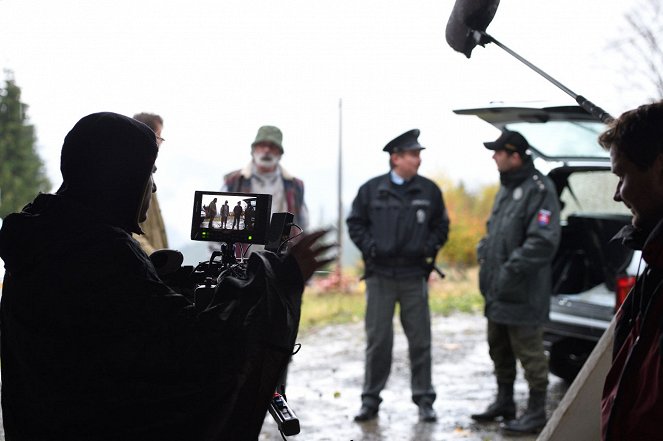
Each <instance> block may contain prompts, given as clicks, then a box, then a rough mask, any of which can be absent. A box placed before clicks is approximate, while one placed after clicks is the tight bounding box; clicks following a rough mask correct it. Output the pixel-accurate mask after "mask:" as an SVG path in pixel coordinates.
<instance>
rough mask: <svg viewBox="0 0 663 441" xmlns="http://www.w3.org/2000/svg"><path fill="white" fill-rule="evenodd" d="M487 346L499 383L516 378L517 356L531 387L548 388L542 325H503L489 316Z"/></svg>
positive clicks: (543, 389)
mask: <svg viewBox="0 0 663 441" xmlns="http://www.w3.org/2000/svg"><path fill="white" fill-rule="evenodd" d="M488 347H489V351H490V358H491V359H492V360H493V364H494V365H495V376H496V377H497V382H498V383H513V382H514V381H515V379H516V358H517V359H518V360H520V364H522V366H523V370H524V371H525V379H526V380H527V383H528V385H529V388H530V389H531V390H536V391H545V390H546V389H547V388H548V358H547V357H546V354H545V352H544V349H543V327H541V326H514V325H502V324H499V323H495V322H493V321H491V320H488Z"/></svg>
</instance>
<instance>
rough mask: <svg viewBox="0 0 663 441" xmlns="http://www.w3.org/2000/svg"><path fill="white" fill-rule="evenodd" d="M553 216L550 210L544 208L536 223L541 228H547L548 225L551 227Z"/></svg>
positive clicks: (537, 215)
mask: <svg viewBox="0 0 663 441" xmlns="http://www.w3.org/2000/svg"><path fill="white" fill-rule="evenodd" d="M551 215H552V213H551V212H550V210H544V209H543V208H542V209H540V210H539V212H538V213H537V214H536V222H537V223H538V224H539V226H540V227H547V226H548V225H550V216H551Z"/></svg>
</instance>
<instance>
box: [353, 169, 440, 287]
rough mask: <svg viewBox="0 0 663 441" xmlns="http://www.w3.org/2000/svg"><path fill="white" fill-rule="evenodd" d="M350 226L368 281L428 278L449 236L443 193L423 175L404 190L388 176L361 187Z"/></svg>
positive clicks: (416, 177)
mask: <svg viewBox="0 0 663 441" xmlns="http://www.w3.org/2000/svg"><path fill="white" fill-rule="evenodd" d="M347 225H348V233H349V234H350V238H351V239H352V241H353V242H354V244H355V245H356V246H357V248H359V250H360V251H361V253H362V256H363V258H364V262H365V265H366V275H367V276H369V275H371V274H373V273H376V274H380V275H383V276H388V277H401V276H425V277H428V275H429V273H430V271H431V270H432V264H433V262H434V259H435V256H436V255H437V252H438V251H439V249H440V248H441V247H442V245H444V243H445V242H446V241H447V236H448V233H449V217H448V216H447V211H446V208H445V206H444V199H443V198H442V192H441V191H440V189H439V187H438V186H437V185H436V184H435V183H434V182H433V181H431V180H430V179H427V178H424V177H423V176H419V175H416V176H415V177H414V178H412V179H411V180H410V181H409V182H408V183H406V184H404V185H403V186H400V187H399V186H396V185H395V184H393V183H392V182H391V178H390V174H386V175H382V176H377V177H375V178H373V179H371V180H369V181H368V182H366V183H365V184H363V185H362V186H361V187H360V188H359V192H358V193H357V196H356V197H355V200H354V201H353V202H352V211H351V212H350V215H349V216H348V218H347Z"/></svg>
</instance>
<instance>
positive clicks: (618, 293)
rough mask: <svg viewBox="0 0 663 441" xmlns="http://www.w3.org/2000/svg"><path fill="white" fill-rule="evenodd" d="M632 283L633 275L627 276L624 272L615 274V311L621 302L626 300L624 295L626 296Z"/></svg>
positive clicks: (633, 283)
mask: <svg viewBox="0 0 663 441" xmlns="http://www.w3.org/2000/svg"><path fill="white" fill-rule="evenodd" d="M633 285H635V276H627V275H626V274H624V275H621V276H617V285H616V288H615V311H617V310H618V309H619V307H620V306H622V303H624V300H626V296H628V293H629V292H630V291H631V288H633Z"/></svg>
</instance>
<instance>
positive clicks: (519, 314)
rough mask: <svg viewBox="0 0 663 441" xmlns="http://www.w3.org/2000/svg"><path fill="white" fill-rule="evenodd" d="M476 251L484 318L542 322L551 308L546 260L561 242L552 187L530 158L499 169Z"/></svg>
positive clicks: (549, 259) (550, 258)
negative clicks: (514, 166) (505, 169)
mask: <svg viewBox="0 0 663 441" xmlns="http://www.w3.org/2000/svg"><path fill="white" fill-rule="evenodd" d="M501 180H502V185H501V187H500V189H499V191H498V193H497V195H496V196H495V203H494V205H493V210H492V213H491V215H490V218H489V219H488V223H487V234H486V236H484V237H483V239H481V242H480V243H479V246H478V248H477V256H478V258H479V263H480V264H481V268H480V271H479V287H480V290H481V294H483V296H484V297H485V302H486V305H485V314H486V317H487V318H488V319H489V320H492V321H494V322H496V323H501V324H506V325H541V324H542V323H543V322H544V321H546V320H547V319H548V312H549V309H550V294H551V289H552V282H551V262H552V259H553V257H554V255H555V252H556V251H557V247H558V245H559V241H560V218H559V216H560V215H559V211H560V209H559V201H558V198H557V194H556V192H555V187H554V186H553V184H552V183H551V182H550V180H548V179H547V178H546V177H545V176H543V175H542V174H541V173H540V172H539V171H537V170H536V169H535V168H534V165H533V164H532V162H531V161H529V162H526V163H525V164H523V166H522V167H521V168H519V169H518V170H515V171H513V172H511V173H503V174H502V176H501Z"/></svg>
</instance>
